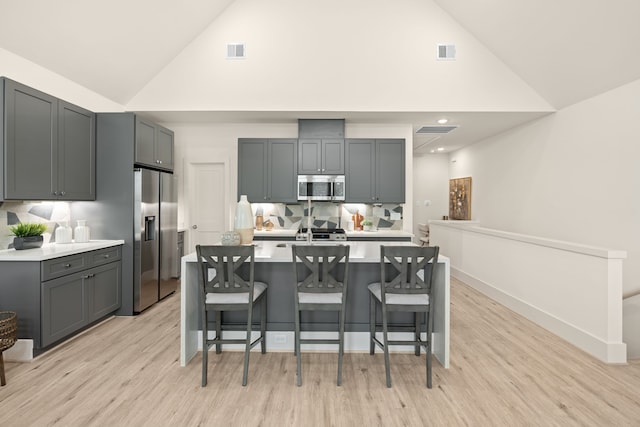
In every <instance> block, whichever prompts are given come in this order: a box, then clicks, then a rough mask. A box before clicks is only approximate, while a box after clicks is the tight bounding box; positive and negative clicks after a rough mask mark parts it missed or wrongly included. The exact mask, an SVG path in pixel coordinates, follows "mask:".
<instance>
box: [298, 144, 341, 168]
mask: <svg viewBox="0 0 640 427" xmlns="http://www.w3.org/2000/svg"><path fill="white" fill-rule="evenodd" d="M298 174H300V175H318V174H320V175H344V139H337V138H322V139H319V138H313V139H308V138H301V139H299V140H298Z"/></svg>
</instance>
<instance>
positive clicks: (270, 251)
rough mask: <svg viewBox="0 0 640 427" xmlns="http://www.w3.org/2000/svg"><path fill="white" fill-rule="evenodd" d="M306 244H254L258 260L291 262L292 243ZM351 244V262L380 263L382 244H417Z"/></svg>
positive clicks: (193, 255) (193, 256)
mask: <svg viewBox="0 0 640 427" xmlns="http://www.w3.org/2000/svg"><path fill="white" fill-rule="evenodd" d="M293 244H298V245H305V244H306V242H291V241H287V242H285V241H282V242H278V241H276V240H266V241H254V242H253V245H254V246H255V247H256V252H255V256H256V258H255V261H256V262H291V260H292V258H291V245H293ZM312 244H314V245H336V244H340V243H333V242H332V243H330V242H314V243H312ZM344 244H347V245H349V247H350V250H349V260H350V261H351V262H366V263H379V262H380V245H381V244H384V245H390V246H391V245H393V246H417V245H415V244H414V243H412V242H380V241H371V242H369V241H356V242H353V241H352V242H345V243H344ZM182 260H183V261H185V262H195V260H196V253H195V252H192V253H190V254H188V255H185V256H184V257H183V258H182ZM448 260H449V258H447V257H445V256H444V255H440V256H439V257H438V262H448Z"/></svg>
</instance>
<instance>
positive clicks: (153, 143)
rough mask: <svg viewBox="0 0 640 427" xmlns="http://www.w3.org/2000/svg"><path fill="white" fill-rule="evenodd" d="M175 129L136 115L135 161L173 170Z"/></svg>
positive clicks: (143, 164) (138, 163)
mask: <svg viewBox="0 0 640 427" xmlns="http://www.w3.org/2000/svg"><path fill="white" fill-rule="evenodd" d="M173 137H174V134H173V131H172V130H170V129H167V128H164V127H162V126H160V125H158V124H156V123H153V122H150V121H148V120H145V119H143V118H141V117H139V116H136V139H135V140H136V154H135V163H136V164H137V165H142V166H150V167H153V168H157V169H163V170H169V171H173Z"/></svg>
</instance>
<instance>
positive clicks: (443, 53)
mask: <svg viewBox="0 0 640 427" xmlns="http://www.w3.org/2000/svg"><path fill="white" fill-rule="evenodd" d="M438 60H439V61H455V60H456V45H455V44H444V43H442V44H438Z"/></svg>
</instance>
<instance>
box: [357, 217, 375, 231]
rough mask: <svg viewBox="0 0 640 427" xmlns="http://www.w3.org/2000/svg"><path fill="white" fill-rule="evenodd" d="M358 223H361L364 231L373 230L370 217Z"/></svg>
mask: <svg viewBox="0 0 640 427" xmlns="http://www.w3.org/2000/svg"><path fill="white" fill-rule="evenodd" d="M360 224H361V225H362V229H363V230H364V231H373V221H371V220H370V219H364V220H362V222H361V223H360Z"/></svg>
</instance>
